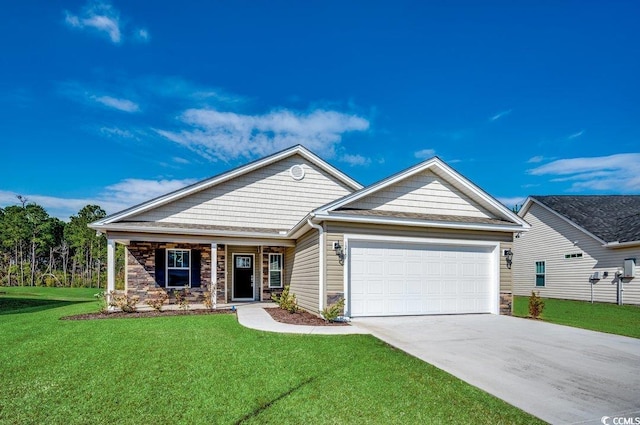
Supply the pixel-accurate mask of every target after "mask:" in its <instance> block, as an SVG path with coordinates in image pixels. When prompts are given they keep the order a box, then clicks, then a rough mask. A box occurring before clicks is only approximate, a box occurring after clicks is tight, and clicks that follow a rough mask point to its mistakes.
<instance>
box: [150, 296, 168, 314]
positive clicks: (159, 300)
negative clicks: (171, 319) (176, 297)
mask: <svg viewBox="0 0 640 425" xmlns="http://www.w3.org/2000/svg"><path fill="white" fill-rule="evenodd" d="M167 298H169V297H168V296H167V294H166V293H164V292H162V293H160V295H158V296H157V297H155V298H149V299H148V300H147V301H146V303H147V305H148V306H149V307H151V308H152V309H154V310H155V311H162V307H164V302H165V301H167Z"/></svg>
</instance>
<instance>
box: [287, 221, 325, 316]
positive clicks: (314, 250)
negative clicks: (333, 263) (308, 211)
mask: <svg viewBox="0 0 640 425" xmlns="http://www.w3.org/2000/svg"><path fill="white" fill-rule="evenodd" d="M318 235H319V234H318V231H317V230H315V229H312V230H310V231H309V232H307V233H305V234H304V235H302V236H301V237H300V238H299V239H298V240H297V243H296V246H295V248H287V250H286V252H285V275H286V281H287V282H289V286H290V289H291V292H293V293H294V294H295V295H296V298H297V300H298V305H299V306H300V307H301V308H303V309H305V310H308V311H310V312H312V313H317V312H318V301H319V290H320V268H319V261H320V260H319V255H320V253H319V249H318V240H319V236H318Z"/></svg>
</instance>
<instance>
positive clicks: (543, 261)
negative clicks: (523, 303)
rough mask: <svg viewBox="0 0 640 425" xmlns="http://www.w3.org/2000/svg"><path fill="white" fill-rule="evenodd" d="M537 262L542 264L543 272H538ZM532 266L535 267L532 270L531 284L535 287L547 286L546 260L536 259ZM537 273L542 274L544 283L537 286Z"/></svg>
mask: <svg viewBox="0 0 640 425" xmlns="http://www.w3.org/2000/svg"><path fill="white" fill-rule="evenodd" d="M538 263H543V264H544V266H543V267H544V273H538ZM533 267H534V268H535V269H534V271H533V286H535V287H536V288H546V286H547V260H536V261H535V262H534V263H533ZM538 275H542V276H544V285H542V286H538Z"/></svg>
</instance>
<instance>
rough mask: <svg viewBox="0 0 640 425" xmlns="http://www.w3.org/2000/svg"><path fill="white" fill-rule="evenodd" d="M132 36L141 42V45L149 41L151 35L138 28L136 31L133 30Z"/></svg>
mask: <svg viewBox="0 0 640 425" xmlns="http://www.w3.org/2000/svg"><path fill="white" fill-rule="evenodd" d="M133 36H134V38H135V39H136V40H138V41H141V42H143V43H146V42H148V41H149V40H151V35H150V34H149V31H148V30H146V29H145V28H138V29H137V30H135V31H134V33H133Z"/></svg>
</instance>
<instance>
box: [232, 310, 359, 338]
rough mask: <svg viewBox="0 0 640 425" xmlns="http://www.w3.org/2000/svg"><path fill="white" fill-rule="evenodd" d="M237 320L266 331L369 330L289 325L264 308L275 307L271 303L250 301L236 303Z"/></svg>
mask: <svg viewBox="0 0 640 425" xmlns="http://www.w3.org/2000/svg"><path fill="white" fill-rule="evenodd" d="M236 308H237V312H238V322H240V324H241V325H242V326H244V327H247V328H251V329H256V330H259V331H267V332H280V333H289V334H311V335H349V334H368V333H369V331H367V330H365V329H362V328H360V327H355V326H304V325H289V324H287V323H280V322H276V321H275V320H273V317H271V315H270V314H269V313H267V312H266V311H264V309H265V308H277V306H276V305H275V304H273V303H251V304H239V305H236Z"/></svg>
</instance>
